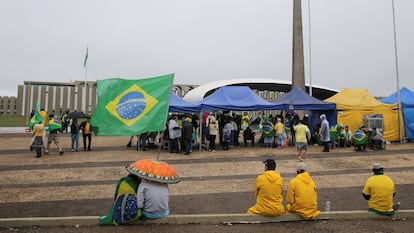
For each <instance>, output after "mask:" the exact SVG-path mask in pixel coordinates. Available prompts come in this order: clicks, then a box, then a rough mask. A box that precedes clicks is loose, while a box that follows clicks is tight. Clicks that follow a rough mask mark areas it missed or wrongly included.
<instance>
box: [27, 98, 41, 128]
mask: <svg viewBox="0 0 414 233" xmlns="http://www.w3.org/2000/svg"><path fill="white" fill-rule="evenodd" d="M42 121H43V116H42V115H40V106H39V104H36V110H35V114H34V115H33V117H32V118H31V119H30V123H29V129H30V132H32V131H33V126H34V125H35V124H37V123H39V122H42Z"/></svg>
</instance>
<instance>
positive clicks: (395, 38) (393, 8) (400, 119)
mask: <svg viewBox="0 0 414 233" xmlns="http://www.w3.org/2000/svg"><path fill="white" fill-rule="evenodd" d="M391 2H392V23H393V29H394V55H395V75H396V78H397V98H398V123H399V124H398V126H399V132H400V143H402V130H401V129H402V127H403V126H402V117H401V95H400V78H399V75H398V51H397V30H396V27H395V7H394V0H391Z"/></svg>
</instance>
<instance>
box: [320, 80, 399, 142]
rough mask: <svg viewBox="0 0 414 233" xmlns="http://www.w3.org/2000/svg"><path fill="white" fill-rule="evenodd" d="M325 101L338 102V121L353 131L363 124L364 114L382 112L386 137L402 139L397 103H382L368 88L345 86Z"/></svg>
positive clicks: (389, 139) (391, 139) (394, 139)
mask: <svg viewBox="0 0 414 233" xmlns="http://www.w3.org/2000/svg"><path fill="white" fill-rule="evenodd" d="M325 101H327V102H333V103H336V109H337V112H338V114H337V122H338V123H342V124H343V125H348V126H349V129H350V130H352V132H355V130H356V129H357V128H359V127H360V126H361V125H362V124H363V118H364V115H366V114H382V116H383V120H384V139H385V140H386V141H399V140H400V131H399V124H398V107H397V104H384V103H381V102H380V101H378V100H376V99H375V98H374V97H373V96H372V95H371V94H369V92H368V90H367V89H362V88H344V89H342V90H341V91H340V92H338V93H337V94H336V95H334V96H332V97H330V98H328V99H325Z"/></svg>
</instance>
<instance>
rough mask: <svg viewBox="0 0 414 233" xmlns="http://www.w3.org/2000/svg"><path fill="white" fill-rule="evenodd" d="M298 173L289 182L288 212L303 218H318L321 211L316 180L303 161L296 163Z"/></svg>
mask: <svg viewBox="0 0 414 233" xmlns="http://www.w3.org/2000/svg"><path fill="white" fill-rule="evenodd" d="M296 173H297V175H296V177H295V178H293V179H292V180H291V181H290V182H289V186H288V191H287V195H286V202H287V205H286V212H290V213H293V214H297V215H299V216H300V217H302V218H303V219H313V218H316V217H317V216H318V215H319V214H320V213H321V212H320V211H319V210H318V192H317V190H316V185H315V182H313V180H312V177H311V176H310V175H309V172H308V171H307V168H306V164H305V163H303V162H300V163H298V164H297V165H296Z"/></svg>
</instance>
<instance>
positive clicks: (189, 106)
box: [168, 93, 201, 113]
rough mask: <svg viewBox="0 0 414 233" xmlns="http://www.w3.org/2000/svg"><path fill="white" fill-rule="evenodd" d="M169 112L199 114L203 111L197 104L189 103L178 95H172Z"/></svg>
mask: <svg viewBox="0 0 414 233" xmlns="http://www.w3.org/2000/svg"><path fill="white" fill-rule="evenodd" d="M168 111H169V112H191V113H199V112H200V111H201V106H200V105H199V104H197V103H189V102H187V101H185V100H183V99H181V98H180V97H178V96H177V95H176V94H174V93H171V97H170V106H169V108H168Z"/></svg>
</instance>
